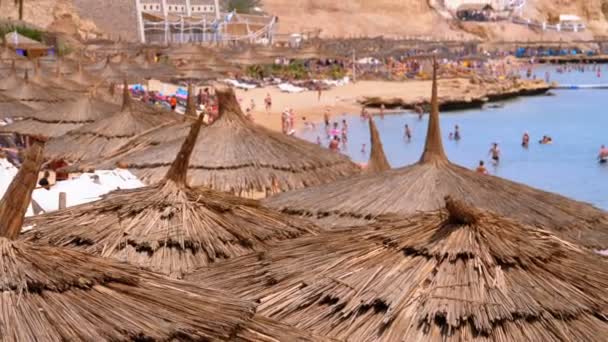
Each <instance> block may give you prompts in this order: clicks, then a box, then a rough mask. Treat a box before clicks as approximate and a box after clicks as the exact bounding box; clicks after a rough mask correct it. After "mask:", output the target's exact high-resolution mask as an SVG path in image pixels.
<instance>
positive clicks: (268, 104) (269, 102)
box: [264, 93, 272, 114]
mask: <svg viewBox="0 0 608 342" xmlns="http://www.w3.org/2000/svg"><path fill="white" fill-rule="evenodd" d="M264 104H265V105H266V113H268V114H270V110H271V109H272V97H270V93H267V94H266V98H264Z"/></svg>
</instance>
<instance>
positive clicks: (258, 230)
mask: <svg viewBox="0 0 608 342" xmlns="http://www.w3.org/2000/svg"><path fill="white" fill-rule="evenodd" d="M202 122H203V117H202V116H201V117H199V119H198V120H197V121H196V123H195V124H194V125H193V126H192V129H191V130H190V133H189V135H188V137H187V138H186V140H185V141H184V142H183V144H182V147H181V150H180V151H179V153H178V154H177V157H176V159H175V160H174V162H173V164H172V165H171V168H170V169H169V172H168V173H167V174H166V176H165V178H164V179H163V180H162V181H161V182H159V183H158V184H155V185H152V186H148V187H144V188H140V189H136V190H129V191H117V192H113V193H111V194H109V195H107V196H106V197H105V198H103V199H102V200H100V201H97V202H93V203H89V204H86V205H81V206H76V207H72V208H69V209H67V210H62V211H59V212H55V213H51V214H48V215H42V216H37V217H34V218H33V219H32V220H31V221H28V224H34V225H36V226H37V227H40V228H34V229H33V230H31V231H29V232H27V233H26V234H25V238H26V239H29V240H30V241H32V242H34V241H35V242H39V243H43V244H51V245H55V246H61V247H71V248H75V249H80V250H82V251H85V252H87V253H90V254H93V255H97V256H102V257H109V258H114V259H117V260H120V261H125V262H127V263H130V264H133V265H137V266H140V267H144V268H148V269H150V270H153V271H155V272H159V273H163V274H166V275H169V276H171V277H176V278H181V277H183V276H184V275H185V274H188V273H190V272H192V271H193V270H194V269H196V268H198V267H201V266H207V265H209V264H211V263H213V262H216V261H219V260H224V259H228V258H232V257H236V256H240V255H244V254H250V253H253V252H256V251H261V250H264V249H267V248H268V246H269V244H271V243H273V242H277V241H281V240H285V239H290V238H295V237H299V236H302V235H305V234H312V233H316V232H318V229H317V228H316V227H315V226H314V225H312V224H310V223H309V222H308V221H305V220H300V219H293V218H289V216H287V215H283V214H279V213H278V212H275V211H272V210H268V209H266V208H264V207H261V206H260V205H259V204H258V202H256V201H253V200H246V199H243V198H239V197H236V196H233V195H229V194H225V193H221V192H217V191H213V190H209V189H205V188H191V187H188V186H187V185H186V173H187V170H188V162H189V159H190V156H191V154H192V150H193V149H194V145H195V143H196V139H197V136H198V134H199V131H200V129H201V125H202Z"/></svg>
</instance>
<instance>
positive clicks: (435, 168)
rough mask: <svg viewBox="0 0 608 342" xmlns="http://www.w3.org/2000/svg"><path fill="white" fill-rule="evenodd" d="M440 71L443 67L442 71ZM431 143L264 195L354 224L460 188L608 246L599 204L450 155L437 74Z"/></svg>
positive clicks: (271, 201) (283, 205)
mask: <svg viewBox="0 0 608 342" xmlns="http://www.w3.org/2000/svg"><path fill="white" fill-rule="evenodd" d="M435 74H436V73H435ZM431 103H432V111H431V114H430V121H429V127H428V132H427V137H426V145H425V148H424V152H423V154H422V157H421V158H420V161H419V162H418V163H416V164H414V165H411V166H406V167H402V168H399V169H393V170H390V171H386V172H382V173H378V174H373V175H365V176H360V177H353V178H350V179H346V180H341V181H337V182H332V183H331V184H326V185H323V186H318V187H312V188H308V189H304V190H298V191H293V192H290V193H285V194H279V195H277V196H273V197H272V198H268V199H267V200H265V203H266V204H267V205H269V206H272V207H275V208H278V209H280V210H283V211H285V212H288V213H291V214H294V215H303V216H307V217H310V218H312V219H320V220H323V221H325V222H326V223H327V224H329V225H336V226H339V225H354V224H362V223H365V222H369V220H373V219H375V218H376V217H378V216H380V215H382V214H387V213H398V214H402V215H411V214H414V213H416V212H418V211H429V210H435V209H438V208H439V207H440V206H441V205H442V201H443V197H444V196H446V195H453V196H455V197H457V198H458V199H462V198H465V199H468V200H470V201H471V202H472V203H473V204H474V205H476V206H478V207H480V208H483V209H487V210H491V211H494V212H497V213H499V214H502V215H505V216H507V217H510V218H514V219H517V220H520V221H521V222H523V223H526V224H530V225H533V226H542V227H545V228H546V229H550V230H552V231H553V232H555V233H556V234H558V235H559V236H561V237H564V238H567V239H568V240H570V241H575V242H577V243H581V244H583V245H585V246H588V247H599V248H601V249H606V248H608V214H607V213H606V212H604V211H602V210H600V209H597V208H595V207H593V206H592V205H589V204H586V203H582V202H578V201H575V200H572V199H569V198H566V197H564V196H560V195H557V194H553V193H549V192H546V191H541V190H537V189H534V188H531V187H529V186H526V185H523V184H519V183H515V182H512V181H509V180H506V179H503V178H499V177H495V176H490V175H482V174H479V173H477V172H474V171H471V170H468V169H466V168H464V167H461V166H458V165H455V164H453V163H451V162H450V161H449V160H448V158H447V156H446V154H445V152H444V149H443V145H442V141H441V132H440V127H439V105H438V100H437V82H436V75H435V76H434V77H433V94H432V100H431Z"/></svg>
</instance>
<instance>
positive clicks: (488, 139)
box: [299, 66, 608, 209]
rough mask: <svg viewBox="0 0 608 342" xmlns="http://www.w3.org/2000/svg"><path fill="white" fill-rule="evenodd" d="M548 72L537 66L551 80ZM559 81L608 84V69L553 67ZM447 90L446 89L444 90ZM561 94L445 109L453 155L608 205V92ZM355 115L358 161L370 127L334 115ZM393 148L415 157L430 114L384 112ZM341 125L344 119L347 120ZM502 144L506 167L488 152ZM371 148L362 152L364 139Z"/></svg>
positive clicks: (364, 156) (404, 157)
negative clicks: (606, 155) (604, 153)
mask: <svg viewBox="0 0 608 342" xmlns="http://www.w3.org/2000/svg"><path fill="white" fill-rule="evenodd" d="M545 70H547V69H537V70H536V71H535V72H536V74H537V75H538V76H539V77H543V78H544V74H545ZM548 70H551V79H552V80H554V81H558V82H562V83H574V84H583V83H584V84H591V83H608V69H607V68H606V66H604V67H602V77H601V78H598V77H597V75H596V73H595V72H591V71H587V72H585V73H580V72H571V73H567V74H557V73H556V72H555V68H550V69H548ZM439 91H440V92H441V89H440V90H439ZM552 93H554V94H555V96H536V97H525V98H518V99H515V100H509V101H506V102H503V103H501V104H500V105H504V106H503V107H501V108H490V106H487V107H486V108H483V109H480V110H479V109H476V110H465V111H457V112H449V113H445V114H442V115H441V128H442V135H443V137H444V146H445V149H446V152H447V154H448V156H449V158H450V160H451V161H453V162H455V163H457V164H460V165H462V166H465V167H468V168H471V169H474V168H475V167H476V166H477V164H478V163H479V160H485V161H486V164H487V165H488V169H489V171H490V173H492V174H494V175H497V176H500V177H504V178H508V179H511V180H514V181H517V182H521V183H524V184H528V185H530V186H533V187H536V188H540V189H543V190H548V191H552V192H556V193H560V194H562V195H566V196H569V197H572V198H575V199H578V200H582V201H585V202H589V203H593V204H594V205H596V206H598V207H601V208H604V209H608V165H600V164H599V163H598V162H597V159H596V157H597V154H598V151H599V148H600V146H601V145H602V144H606V145H608V110H607V107H608V90H554V91H552ZM343 119H345V120H347V122H348V125H349V134H348V143H347V145H346V146H345V147H344V150H343V153H346V154H348V155H349V156H350V157H351V158H352V159H353V160H355V161H357V162H366V161H367V160H368V158H369V150H370V148H369V127H368V124H367V122H366V121H361V119H360V118H359V117H358V116H356V115H342V116H335V117H333V118H332V121H340V122H341V121H342V120H343ZM376 124H377V126H378V130H379V131H380V134H381V138H382V142H383V144H384V149H385V152H386V154H387V156H388V159H389V162H390V163H391V165H392V166H393V167H401V166H405V165H408V164H412V163H415V162H416V161H417V160H418V158H419V157H420V154H421V152H422V148H423V144H424V139H425V135H426V129H427V124H428V116H427V115H425V116H424V117H423V119H422V120H419V119H418V117H417V116H416V115H413V114H411V113H403V114H398V115H387V116H385V118H384V119H381V118H380V117H376ZM405 124H408V125H409V126H410V128H411V129H412V131H413V139H412V141H411V142H409V143H408V142H407V141H406V140H405V139H404V125H405ZM455 125H459V126H460V130H461V135H462V139H461V140H460V141H458V142H456V141H453V140H449V139H448V133H449V132H450V131H453V129H454V126H455ZM340 126H341V124H340ZM322 131H324V129H323V127H318V128H317V130H306V129H305V130H303V131H301V132H299V136H300V137H302V138H304V139H307V140H310V141H315V140H316V137H317V136H321V138H322V139H323V144H324V145H326V144H327V140H325V136H324V133H322ZM524 132H528V133H529V134H530V136H531V143H530V147H529V148H528V149H524V148H522V147H521V138H522V135H523V133H524ZM543 135H550V136H551V137H552V138H553V141H554V142H553V144H551V145H540V144H538V140H539V139H541V138H542V136H543ZM492 142H498V143H499V145H500V148H501V150H502V159H501V162H500V164H499V165H498V166H496V167H494V166H493V165H492V164H491V163H490V158H489V155H488V151H489V149H490V147H491V144H492ZM363 143H365V144H367V148H366V152H364V153H362V152H361V146H362V144H363Z"/></svg>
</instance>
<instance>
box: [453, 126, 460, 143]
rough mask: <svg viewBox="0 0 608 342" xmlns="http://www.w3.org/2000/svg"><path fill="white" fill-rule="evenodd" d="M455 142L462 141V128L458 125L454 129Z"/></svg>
mask: <svg viewBox="0 0 608 342" xmlns="http://www.w3.org/2000/svg"><path fill="white" fill-rule="evenodd" d="M454 140H456V141H458V140H460V127H458V125H456V126H455V127H454Z"/></svg>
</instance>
